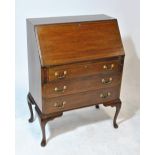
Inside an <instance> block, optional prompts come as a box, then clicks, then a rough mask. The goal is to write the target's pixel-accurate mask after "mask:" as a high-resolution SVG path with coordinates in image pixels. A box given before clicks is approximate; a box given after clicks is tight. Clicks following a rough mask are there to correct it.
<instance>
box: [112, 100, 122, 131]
mask: <svg viewBox="0 0 155 155" xmlns="http://www.w3.org/2000/svg"><path fill="white" fill-rule="evenodd" d="M121 104H122V103H121V101H120V102H118V103H117V104H116V113H115V116H114V120H113V126H114V128H118V125H117V123H116V120H117V117H118V114H119V112H120V109H121Z"/></svg>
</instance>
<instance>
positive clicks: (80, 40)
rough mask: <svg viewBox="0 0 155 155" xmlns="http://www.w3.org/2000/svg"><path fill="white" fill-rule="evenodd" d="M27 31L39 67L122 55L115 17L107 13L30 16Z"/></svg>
mask: <svg viewBox="0 0 155 155" xmlns="http://www.w3.org/2000/svg"><path fill="white" fill-rule="evenodd" d="M27 32H28V38H27V39H28V40H31V42H30V41H29V42H30V43H31V44H36V46H35V45H34V46H33V47H34V48H33V50H36V51H37V52H38V53H39V57H40V62H41V65H42V66H54V65H61V64H67V63H75V62H80V61H89V60H95V59H101V58H108V57H114V56H120V55H124V50H123V45H122V41H121V37H120V32H119V28H118V24H117V20H116V19H114V18H112V17H109V16H106V15H87V16H69V17H51V18H50V17H49V18H29V19H27ZM33 35H34V36H33ZM30 37H31V38H30ZM34 52H35V51H34Z"/></svg>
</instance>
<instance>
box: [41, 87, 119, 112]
mask: <svg viewBox="0 0 155 155" xmlns="http://www.w3.org/2000/svg"><path fill="white" fill-rule="evenodd" d="M119 94H120V86H115V87H111V88H106V89H98V90H93V91H87V92H83V93H78V94H73V95H66V96H61V97H55V98H44V99H43V102H44V104H43V113H45V114H48V113H53V112H60V111H68V110H72V109H76V108H82V107H86V106H91V105H95V104H100V103H104V102H105V104H106V103H107V104H108V102H109V101H112V100H115V99H118V98H119Z"/></svg>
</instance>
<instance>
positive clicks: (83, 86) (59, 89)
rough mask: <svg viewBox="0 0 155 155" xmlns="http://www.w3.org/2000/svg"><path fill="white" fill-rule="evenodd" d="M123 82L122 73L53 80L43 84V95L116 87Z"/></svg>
mask: <svg viewBox="0 0 155 155" xmlns="http://www.w3.org/2000/svg"><path fill="white" fill-rule="evenodd" d="M120 83H121V74H106V75H104V74H97V75H93V76H86V77H83V78H75V79H72V80H69V79H68V80H63V81H62V80H59V81H52V82H50V83H46V84H44V85H43V93H42V96H43V97H46V98H51V97H58V96H64V95H70V94H75V93H80V92H85V91H88V90H96V89H101V88H108V87H114V86H116V85H118V84H120Z"/></svg>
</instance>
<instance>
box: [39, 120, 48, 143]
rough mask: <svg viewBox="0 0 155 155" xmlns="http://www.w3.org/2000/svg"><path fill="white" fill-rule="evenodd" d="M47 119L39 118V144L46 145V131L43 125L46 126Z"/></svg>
mask: <svg viewBox="0 0 155 155" xmlns="http://www.w3.org/2000/svg"><path fill="white" fill-rule="evenodd" d="M46 123H47V121H46V120H44V119H41V121H40V125H41V131H42V141H41V146H45V145H46V132H45V126H46Z"/></svg>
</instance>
